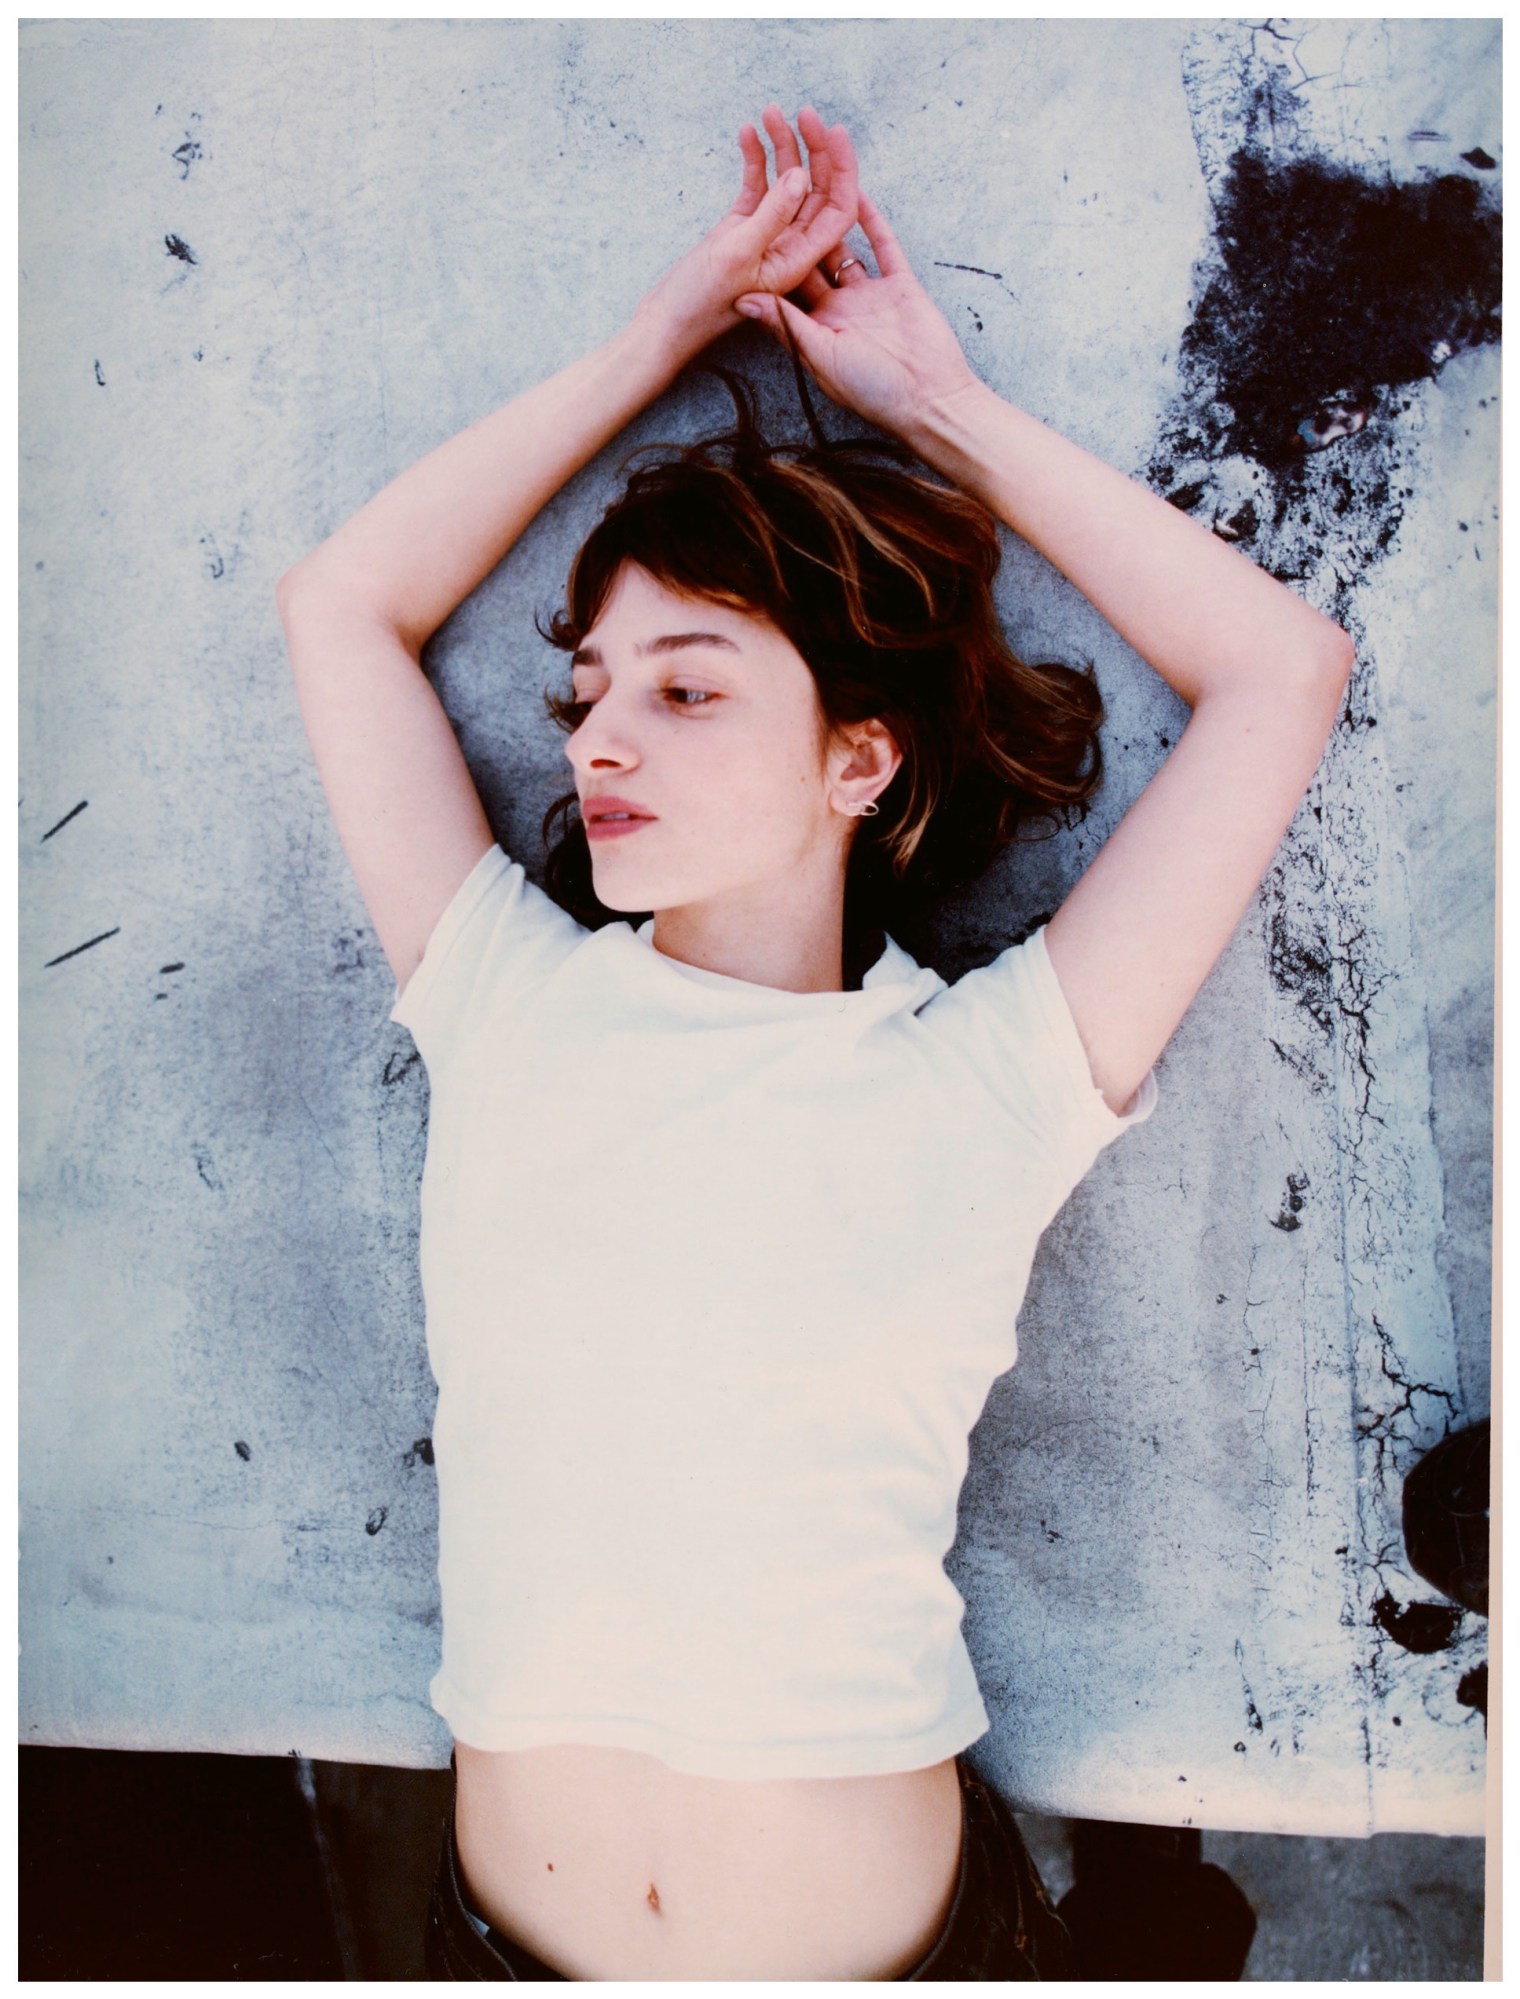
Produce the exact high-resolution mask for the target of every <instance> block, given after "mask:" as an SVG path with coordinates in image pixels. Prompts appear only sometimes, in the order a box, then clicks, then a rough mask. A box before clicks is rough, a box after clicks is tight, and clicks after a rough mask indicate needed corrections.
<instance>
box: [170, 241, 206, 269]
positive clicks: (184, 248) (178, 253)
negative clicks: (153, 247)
mask: <svg viewBox="0 0 1520 1999" xmlns="http://www.w3.org/2000/svg"><path fill="white" fill-rule="evenodd" d="M164 248H165V249H166V250H167V251H168V253H169V255H170V256H171V257H178V258H179V260H180V262H181V263H182V264H194V263H197V262H199V259H198V258H197V257H196V254H195V252H194V251H193V250H192V249H191V248H190V245H189V244H188V243H187V242H186V241H185V240H184V238H183V237H182V236H166V237H165V238H164Z"/></svg>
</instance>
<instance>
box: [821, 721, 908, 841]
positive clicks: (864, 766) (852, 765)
mask: <svg viewBox="0 0 1520 1999" xmlns="http://www.w3.org/2000/svg"><path fill="white" fill-rule="evenodd" d="M901 763H902V751H901V750H900V749H899V748H898V747H897V741H896V738H895V737H894V736H893V734H892V731H891V730H890V729H889V728H888V727H887V725H886V723H885V722H879V721H874V720H873V721H870V722H851V723H848V724H846V725H845V726H844V727H842V728H839V729H837V730H836V731H835V733H834V744H833V748H832V749H831V750H830V753H829V778H830V782H831V787H832V792H833V796H834V800H835V803H836V805H837V806H838V809H839V810H840V811H842V812H844V813H846V814H847V815H850V816H856V817H858V816H859V815H860V812H861V808H862V806H865V805H874V804H875V802H876V800H877V798H878V797H879V796H880V795H881V793H882V792H884V791H885V790H886V788H887V786H888V785H889V784H890V783H891V782H892V780H893V778H894V777H896V775H897V772H898V767H899V766H900V765H901Z"/></svg>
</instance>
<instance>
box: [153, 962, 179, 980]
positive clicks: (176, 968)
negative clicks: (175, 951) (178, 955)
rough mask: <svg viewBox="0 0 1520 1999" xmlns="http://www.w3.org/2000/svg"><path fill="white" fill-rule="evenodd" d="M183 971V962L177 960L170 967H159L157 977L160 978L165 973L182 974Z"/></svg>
mask: <svg viewBox="0 0 1520 1999" xmlns="http://www.w3.org/2000/svg"><path fill="white" fill-rule="evenodd" d="M184 969H185V966H184V961H183V959H180V960H177V961H176V962H175V963H174V964H172V965H160V966H159V968H158V975H159V977H160V978H162V977H163V976H164V974H165V973H166V972H182V971H183V970H184Z"/></svg>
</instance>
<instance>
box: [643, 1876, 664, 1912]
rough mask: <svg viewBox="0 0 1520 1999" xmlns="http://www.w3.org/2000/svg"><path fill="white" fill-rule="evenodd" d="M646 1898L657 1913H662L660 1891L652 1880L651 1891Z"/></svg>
mask: <svg viewBox="0 0 1520 1999" xmlns="http://www.w3.org/2000/svg"><path fill="white" fill-rule="evenodd" d="M644 1900H645V1901H646V1902H647V1903H648V1904H649V1906H650V1908H651V1909H653V1910H654V1912H655V1914H656V1915H658V1914H659V1913H660V1891H659V1889H658V1888H656V1886H655V1885H654V1883H653V1882H652V1881H651V1882H650V1884H649V1893H648V1894H647V1895H646V1896H645V1897H644Z"/></svg>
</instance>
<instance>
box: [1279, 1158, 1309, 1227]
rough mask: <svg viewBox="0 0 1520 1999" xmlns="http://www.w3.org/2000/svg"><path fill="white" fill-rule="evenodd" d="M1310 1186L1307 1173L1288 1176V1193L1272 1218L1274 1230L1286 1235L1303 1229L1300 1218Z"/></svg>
mask: <svg viewBox="0 0 1520 1999" xmlns="http://www.w3.org/2000/svg"><path fill="white" fill-rule="evenodd" d="M1308 1186H1309V1176H1308V1174H1307V1173H1290V1174H1289V1175H1288V1191H1287V1193H1286V1194H1285V1195H1284V1197H1283V1205H1282V1207H1281V1208H1279V1210H1278V1211H1277V1213H1276V1214H1275V1215H1273V1216H1271V1217H1270V1220H1271V1223H1272V1226H1273V1228H1275V1229H1281V1230H1282V1231H1283V1232H1284V1234H1286V1233H1288V1232H1289V1231H1290V1230H1292V1229H1297V1228H1302V1227H1303V1224H1302V1222H1300V1221H1299V1219H1298V1217H1299V1212H1300V1210H1301V1209H1302V1208H1303V1205H1304V1195H1305V1193H1306V1192H1307V1190H1308Z"/></svg>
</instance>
